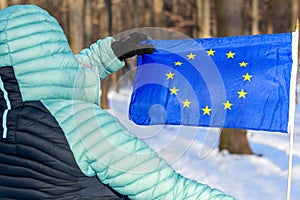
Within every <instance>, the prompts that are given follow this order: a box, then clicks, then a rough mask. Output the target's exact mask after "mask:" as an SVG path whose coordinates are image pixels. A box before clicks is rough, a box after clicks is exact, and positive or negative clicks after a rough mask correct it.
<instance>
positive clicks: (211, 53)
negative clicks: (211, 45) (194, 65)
mask: <svg viewBox="0 0 300 200" xmlns="http://www.w3.org/2000/svg"><path fill="white" fill-rule="evenodd" d="M215 52H216V51H214V50H212V49H210V50H209V51H206V53H207V55H208V56H214V55H215Z"/></svg>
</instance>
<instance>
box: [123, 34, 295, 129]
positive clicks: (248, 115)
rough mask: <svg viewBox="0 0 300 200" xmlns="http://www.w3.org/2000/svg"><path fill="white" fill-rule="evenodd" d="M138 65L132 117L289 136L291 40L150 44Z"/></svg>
mask: <svg viewBox="0 0 300 200" xmlns="http://www.w3.org/2000/svg"><path fill="white" fill-rule="evenodd" d="M148 42H149V43H151V44H153V45H154V47H155V52H154V54H147V55H143V56H140V57H139V58H138V68H137V72H136V78H135V83H134V89H133V93H132V96H131V102H130V106H129V117H130V119H131V120H133V121H134V122H135V123H136V124H139V125H155V124H172V125H190V126H204V127H224V128H241V129H252V130H266V131H276V132H287V131H288V123H289V107H290V82H291V74H292V63H293V59H292V33H283V34H266V35H255V36H234V37H222V38H207V39H184V40H151V41H148Z"/></svg>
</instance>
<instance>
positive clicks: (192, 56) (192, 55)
mask: <svg viewBox="0 0 300 200" xmlns="http://www.w3.org/2000/svg"><path fill="white" fill-rule="evenodd" d="M195 56H196V55H195V54H193V53H190V54H189V55H187V57H188V60H190V59H193V60H194V59H195Z"/></svg>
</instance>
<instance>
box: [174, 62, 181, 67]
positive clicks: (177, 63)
mask: <svg viewBox="0 0 300 200" xmlns="http://www.w3.org/2000/svg"><path fill="white" fill-rule="evenodd" d="M174 65H175V66H181V65H182V62H180V61H176V62H174Z"/></svg>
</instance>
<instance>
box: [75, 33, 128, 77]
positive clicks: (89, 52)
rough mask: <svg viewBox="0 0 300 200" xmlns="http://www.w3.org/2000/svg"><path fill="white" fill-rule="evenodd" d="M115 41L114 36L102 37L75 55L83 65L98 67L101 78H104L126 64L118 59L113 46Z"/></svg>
mask: <svg viewBox="0 0 300 200" xmlns="http://www.w3.org/2000/svg"><path fill="white" fill-rule="evenodd" d="M114 41H115V40H114V38H112V37H106V38H104V39H100V40H98V41H97V42H96V43H94V44H92V45H91V46H90V47H89V48H86V49H84V50H82V51H80V53H79V54H77V55H75V56H76V58H77V60H78V62H80V63H81V64H82V65H83V66H85V67H97V69H98V72H99V76H100V79H103V78H105V77H106V75H108V74H111V73H113V72H115V71H117V70H119V69H120V68H122V67H123V66H124V64H125V63H124V62H123V61H121V60H119V59H118V57H117V56H116V55H115V54H114V52H113V50H112V48H111V44H112V43H113V42H114Z"/></svg>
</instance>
